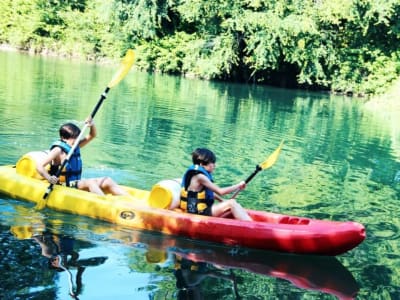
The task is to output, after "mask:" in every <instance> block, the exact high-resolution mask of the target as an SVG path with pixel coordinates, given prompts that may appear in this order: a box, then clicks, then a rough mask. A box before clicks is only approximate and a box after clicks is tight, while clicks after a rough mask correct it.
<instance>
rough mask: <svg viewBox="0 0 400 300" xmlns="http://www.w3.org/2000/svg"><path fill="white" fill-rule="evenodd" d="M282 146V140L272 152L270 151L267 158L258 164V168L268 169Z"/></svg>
mask: <svg viewBox="0 0 400 300" xmlns="http://www.w3.org/2000/svg"><path fill="white" fill-rule="evenodd" d="M282 146H283V140H282V142H281V143H280V145H279V147H278V148H276V149H275V151H274V152H272V154H271V155H270V156H268V158H267V159H266V160H265V161H264V162H263V163H261V164H260V168H261V169H262V170H264V169H268V168H270V167H272V165H273V164H274V163H275V162H276V160H277V159H278V156H279V153H281V150H282Z"/></svg>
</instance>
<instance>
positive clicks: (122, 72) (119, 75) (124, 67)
mask: <svg viewBox="0 0 400 300" xmlns="http://www.w3.org/2000/svg"><path fill="white" fill-rule="evenodd" d="M133 61H134V52H133V50H128V51H127V53H126V55H125V57H124V58H123V59H122V61H121V66H120V68H119V70H118V71H117V72H116V73H115V75H114V77H113V78H112V79H111V81H110V83H109V84H108V85H107V87H106V89H105V90H104V92H103V93H102V94H101V96H100V99H99V101H98V102H97V104H96V106H95V107H94V109H93V111H92V113H91V114H90V116H91V118H92V119H93V118H94V116H95V115H96V113H97V111H98V110H99V108H100V106H101V104H102V103H103V101H104V100H105V99H106V97H107V93H108V91H109V90H110V89H111V88H112V87H114V86H116V85H117V84H118V83H119V82H120V81H121V80H122V79H123V78H124V77H125V76H126V74H127V73H128V72H129V70H130V69H131V67H132V65H133ZM87 127H88V124H87V123H85V126H84V127H83V129H82V130H81V133H80V134H79V136H78V137H77V138H76V140H75V143H74V144H73V146H72V148H71V150H70V151H69V152H68V155H67V157H66V158H65V159H64V161H63V163H62V164H61V165H60V166H59V167H58V170H57V172H56V174H55V176H56V177H60V175H61V172H62V170H63V169H64V167H65V166H66V165H67V163H68V162H69V160H70V158H71V156H72V154H73V153H74V151H75V149H76V148H77V147H78V145H79V142H80V140H81V139H82V137H83V134H84V133H85V130H86V128H87ZM53 186H54V185H53V184H52V183H51V184H50V185H49V187H48V188H47V190H46V193H45V194H44V195H43V199H42V201H40V202H38V204H37V205H36V207H35V208H36V209H43V208H44V207H45V206H46V199H47V197H48V196H49V194H50V193H51V191H52V190H53Z"/></svg>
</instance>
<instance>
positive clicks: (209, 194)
mask: <svg viewBox="0 0 400 300" xmlns="http://www.w3.org/2000/svg"><path fill="white" fill-rule="evenodd" d="M199 173H202V174H204V175H205V176H207V178H208V179H210V180H211V181H214V180H213V177H212V175H211V174H210V173H209V172H208V171H207V170H206V169H204V168H203V167H202V166H200V165H191V166H190V167H189V168H188V169H187V171H186V173H185V174H184V175H183V178H182V184H181V186H182V188H181V202H180V208H182V209H183V210H185V211H187V212H190V213H199V214H201V213H202V211H204V210H205V209H206V208H208V207H211V206H212V205H213V203H214V192H213V191H212V190H210V189H208V188H204V190H203V191H200V192H191V191H188V190H187V189H188V187H189V185H190V181H191V180H192V177H193V176H194V175H197V174H199ZM192 199H194V203H191V202H192V201H193V200H192ZM190 200H192V201H190Z"/></svg>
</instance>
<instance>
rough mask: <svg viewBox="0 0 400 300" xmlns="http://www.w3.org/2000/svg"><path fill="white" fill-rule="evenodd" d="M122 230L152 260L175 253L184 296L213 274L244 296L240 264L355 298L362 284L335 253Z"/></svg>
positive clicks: (196, 292) (194, 296)
mask: <svg viewBox="0 0 400 300" xmlns="http://www.w3.org/2000/svg"><path fill="white" fill-rule="evenodd" d="M117 234H118V235H120V238H122V239H124V240H125V241H127V240H131V242H132V243H133V244H134V245H135V244H138V243H140V244H142V245H141V247H143V244H145V246H146V247H147V253H146V257H147V261H148V262H152V263H162V262H163V261H165V260H166V259H167V257H171V256H172V257H173V259H174V264H175V269H174V271H173V272H174V275H175V278H176V280H177V282H176V286H177V290H178V292H177V295H178V296H179V295H185V296H184V297H183V298H185V299H202V298H201V291H200V288H199V286H200V284H201V282H202V281H203V280H204V279H205V278H206V277H208V276H211V277H217V278H222V279H225V280H228V281H231V283H232V288H233V291H234V293H235V296H236V297H237V298H239V297H240V289H238V286H237V285H238V283H240V278H238V277H237V276H235V273H234V271H235V270H238V269H240V270H245V271H248V272H251V273H255V274H259V275H264V276H270V277H275V278H280V279H284V280H287V281H289V282H291V283H292V284H293V285H295V286H296V287H298V288H301V289H306V290H315V291H320V292H323V293H328V294H331V295H334V296H336V297H337V298H338V299H354V298H355V297H356V295H357V293H358V290H359V287H358V284H357V282H356V280H355V279H354V277H353V275H352V274H351V273H350V272H349V271H348V270H347V269H346V268H345V267H344V266H343V265H342V264H341V263H340V262H339V260H338V259H337V258H335V257H326V256H308V255H295V254H281V253H276V252H269V251H261V250H251V249H247V248H232V247H225V246H220V245H218V244H211V243H202V242H198V241H193V240H188V239H181V238H171V237H169V236H163V235H158V234H147V233H145V234H143V233H137V236H135V232H131V233H130V234H129V236H125V237H123V236H121V232H119V233H117ZM188 297H189V298H188Z"/></svg>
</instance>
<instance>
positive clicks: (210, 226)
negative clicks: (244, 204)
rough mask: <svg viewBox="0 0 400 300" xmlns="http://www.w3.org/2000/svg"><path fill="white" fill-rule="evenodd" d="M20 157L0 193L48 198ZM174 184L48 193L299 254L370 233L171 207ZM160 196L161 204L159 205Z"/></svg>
mask: <svg viewBox="0 0 400 300" xmlns="http://www.w3.org/2000/svg"><path fill="white" fill-rule="evenodd" d="M20 161H21V160H20ZM20 161H19V164H18V163H17V167H16V166H1V167H0V193H3V194H5V195H8V196H10V197H13V198H17V199H22V200H26V201H30V202H34V203H39V202H41V201H43V195H44V193H45V192H46V189H47V187H48V185H49V183H48V182H47V181H45V180H42V179H40V178H37V176H33V175H32V173H31V172H30V171H31V170H30V171H29V170H28V171H27V168H22V167H19V168H18V165H23V164H22V163H20ZM22 161H23V162H24V160H23V159H22ZM28 169H29V168H28ZM30 169H31V168H30ZM171 182H174V181H171ZM175 184H176V185H177V186H176V187H174V186H172V185H170V186H168V185H164V186H163V185H159V184H157V185H155V186H154V188H153V189H152V191H147V190H141V189H136V188H132V187H124V188H126V189H127V190H128V191H129V193H130V196H112V195H106V196H99V195H96V194H93V193H89V192H85V191H80V190H77V189H73V188H68V187H64V186H61V185H57V186H55V187H54V189H53V191H52V192H51V193H50V195H49V197H48V198H47V200H46V207H47V208H49V209H54V210H58V211H63V212H68V213H73V214H78V215H82V216H88V217H91V218H96V219H99V220H103V221H108V222H111V223H115V224H119V225H122V226H127V227H131V228H137V229H145V230H151V231H157V232H162V233H164V234H169V235H177V236H184V237H188V238H192V239H198V240H205V241H211V242H217V243H223V244H226V245H234V246H241V247H248V248H254V249H263V250H272V251H278V252H288V253H297V254H314V255H332V256H333V255H339V254H342V253H344V252H347V251H349V250H351V249H353V248H354V247H356V246H358V245H359V244H360V243H361V242H362V241H363V240H364V239H365V236H366V233H365V228H364V226H363V225H362V224H359V223H357V222H351V221H348V222H337V221H325V220H316V219H310V218H304V217H297V216H289V215H283V214H277V213H272V212H263V211H256V210H248V213H249V214H250V216H251V217H252V218H253V220H254V221H251V222H250V221H240V220H235V219H232V218H216V217H208V216H200V215H193V214H187V213H183V212H181V211H179V210H176V209H169V208H168V206H169V205H170V202H171V201H172V202H173V201H175V200H174V199H172V198H174V193H175V191H174V190H179V184H178V183H176V182H175ZM160 191H161V192H160ZM157 201H158V202H159V203H162V205H158V207H155V206H157V205H154V203H155V202H157ZM163 207H166V208H163Z"/></svg>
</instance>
